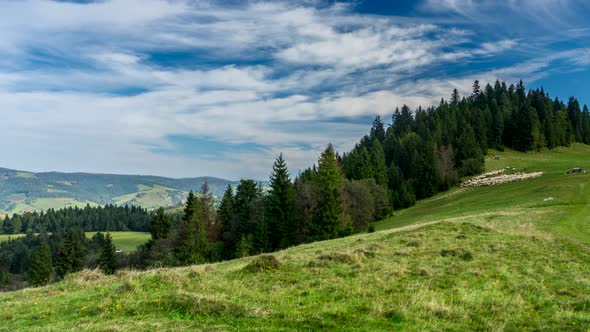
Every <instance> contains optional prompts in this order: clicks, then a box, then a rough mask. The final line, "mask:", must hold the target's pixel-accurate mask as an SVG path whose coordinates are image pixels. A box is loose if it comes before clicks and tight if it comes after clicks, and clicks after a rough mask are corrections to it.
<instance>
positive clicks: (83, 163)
mask: <svg viewBox="0 0 590 332" xmlns="http://www.w3.org/2000/svg"><path fill="white" fill-rule="evenodd" d="M588 12H590V3H588V2H587V1H583V0H570V1H568V0H560V1H557V0H520V1H516V0H507V1H503V2H502V1H492V0H479V1H477V0H422V1H377V0H371V1H368V0H367V1H362V0H358V1H328V0H298V1H237V0H231V1H215V0H208V1H204V0H170V1H167V0H101V1H50V0H22V1H20V0H19V1H17V0H0V124H2V127H1V128H2V129H1V130H0V141H1V142H2V143H1V144H2V145H1V148H2V152H3V153H2V155H3V158H2V165H0V167H8V168H18V169H25V170H32V171H47V170H57V171H86V172H101V173H126V174H154V175H164V176H172V177H189V176H205V175H209V176H218V177H225V178H229V179H239V178H242V177H253V178H257V179H266V178H267V177H268V174H269V172H270V168H271V165H272V162H273V160H274V158H276V156H277V155H278V154H279V153H280V152H283V153H284V155H285V158H286V160H287V162H288V163H289V166H290V168H291V170H292V173H296V172H297V171H298V170H299V169H302V168H305V167H307V166H309V165H311V164H312V163H313V162H315V160H316V159H317V156H318V154H319V152H320V151H321V150H322V149H323V148H324V147H325V146H326V145H327V144H328V143H329V142H332V143H333V144H334V145H335V146H336V147H337V148H338V149H339V150H347V149H349V148H351V147H352V146H353V145H354V143H355V142H356V141H357V140H358V139H359V138H360V137H361V136H362V135H363V134H364V133H366V132H367V131H368V129H369V125H370V122H371V119H372V118H373V117H374V116H375V115H377V114H380V115H382V116H384V117H385V118H386V119H387V120H388V119H389V117H390V115H391V113H392V112H393V110H394V109H395V107H396V106H401V105H403V104H408V105H410V106H412V107H417V106H418V105H422V106H425V107H426V106H429V105H432V104H436V103H438V101H439V100H440V99H441V98H448V96H449V95H450V93H451V91H452V89H453V88H457V89H458V90H459V91H460V93H462V94H468V93H469V92H470V90H471V85H472V84H473V81H474V80H475V79H478V80H480V81H481V82H483V84H485V83H487V82H493V81H495V80H496V79H500V80H506V81H509V82H516V81H517V80H519V79H522V80H524V81H525V83H526V85H527V87H528V88H537V87H541V86H543V87H545V89H546V91H548V92H549V93H550V94H551V95H552V96H557V97H559V98H562V99H567V98H568V97H569V96H570V95H575V96H577V97H578V98H579V99H580V101H581V102H582V103H590V89H589V87H590V46H588V45H590V22H589V21H588V19H587V17H585V16H587V15H585V14H586V13H588Z"/></svg>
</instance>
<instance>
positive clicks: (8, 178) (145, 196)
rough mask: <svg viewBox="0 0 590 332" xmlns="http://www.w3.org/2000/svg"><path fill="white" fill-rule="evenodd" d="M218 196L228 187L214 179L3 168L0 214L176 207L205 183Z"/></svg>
mask: <svg viewBox="0 0 590 332" xmlns="http://www.w3.org/2000/svg"><path fill="white" fill-rule="evenodd" d="M205 180H206V181H207V182H208V183H209V187H210V189H211V191H212V192H213V194H214V195H215V196H217V197H221V195H223V191H224V190H225V187H227V185H228V184H235V183H236V182H233V181H229V180H224V179H218V178H212V177H199V178H185V179H171V178H165V177H157V176H141V175H109V174H88V173H57V172H49V173H31V172H23V171H15V170H10V169H6V168H0V213H1V212H4V213H20V212H25V211H40V210H47V209H49V208H55V209H58V208H62V207H69V206H85V205H86V204H90V205H104V204H117V205H124V204H134V205H140V206H143V207H145V208H148V209H151V208H156V207H159V206H173V205H176V204H178V203H180V202H181V200H183V199H184V198H185V197H186V194H187V193H188V191H189V190H194V191H198V190H199V189H200V187H201V185H202V184H203V183H204V182H205Z"/></svg>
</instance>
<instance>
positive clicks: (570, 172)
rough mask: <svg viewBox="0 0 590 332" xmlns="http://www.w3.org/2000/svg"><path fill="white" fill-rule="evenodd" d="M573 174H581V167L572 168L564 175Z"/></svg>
mask: <svg viewBox="0 0 590 332" xmlns="http://www.w3.org/2000/svg"><path fill="white" fill-rule="evenodd" d="M575 173H582V168H581V167H574V168H572V169H570V170H569V171H567V172H565V174H575Z"/></svg>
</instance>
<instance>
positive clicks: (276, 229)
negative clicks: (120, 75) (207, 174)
mask: <svg viewBox="0 0 590 332" xmlns="http://www.w3.org/2000/svg"><path fill="white" fill-rule="evenodd" d="M573 142H580V143H585V144H589V143H590V115H589V112H588V108H587V106H584V107H583V108H581V107H580V104H579V102H578V101H577V100H576V99H575V98H574V97H572V98H570V99H569V100H568V102H567V104H566V103H564V102H562V101H560V100H559V99H557V98H556V99H553V100H552V99H551V98H550V97H549V96H548V95H547V94H546V93H545V92H544V91H543V89H539V90H532V91H529V92H526V90H525V87H524V84H523V83H522V82H519V83H518V84H517V85H516V86H514V85H510V86H507V85H506V84H505V83H500V82H496V83H495V84H494V86H491V85H489V84H488V85H487V86H486V87H485V88H484V89H482V88H481V87H480V86H479V83H478V82H477V81H476V82H475V83H474V85H473V93H472V94H471V95H470V96H466V97H461V96H459V94H458V93H457V91H456V90H455V91H454V92H453V93H452V95H451V99H450V100H449V101H445V100H441V102H440V104H439V105H438V106H436V107H430V108H428V109H422V108H421V107H419V108H418V109H416V110H412V109H410V107H408V106H403V107H402V108H401V109H396V110H395V112H394V113H393V115H392V118H391V123H390V124H389V125H387V126H386V124H385V123H384V122H383V120H382V119H381V117H379V116H377V117H376V118H375V120H374V121H373V124H372V127H371V129H370V131H369V133H368V134H367V135H365V136H364V137H363V138H361V140H360V141H359V142H358V143H357V144H356V146H355V147H354V148H353V149H352V150H351V151H348V152H346V153H343V154H342V155H340V154H339V153H338V152H336V151H335V149H334V147H333V146H332V145H328V146H327V148H326V149H325V150H324V151H323V152H322V153H321V155H320V156H319V158H318V160H317V163H316V164H314V165H313V166H312V167H309V168H307V169H305V170H303V171H302V172H300V173H299V174H298V175H297V176H295V177H294V178H293V179H292V178H291V175H290V173H289V169H288V167H287V164H286V162H285V159H284V158H283V156H282V154H281V155H279V156H278V158H277V159H276V161H275V162H274V164H273V167H272V172H271V174H270V185H269V187H268V188H263V187H262V186H261V185H259V184H258V183H257V182H256V181H254V180H251V179H242V180H241V181H240V182H239V184H238V185H237V186H236V188H235V190H234V188H232V187H231V186H228V187H227V189H226V191H225V193H224V195H223V197H222V199H221V202H220V204H219V206H216V205H215V204H214V197H213V195H212V194H211V192H210V190H209V188H208V185H207V183H205V184H204V185H203V186H202V187H201V189H200V191H199V193H197V194H194V193H193V192H192V191H191V192H190V193H189V195H188V197H187V200H186V206H185V208H184V211H183V213H181V214H180V215H177V214H171V213H167V212H166V211H164V209H159V210H158V211H157V212H156V213H154V214H153V215H152V216H151V217H150V218H149V230H150V232H151V239H150V240H149V241H148V242H147V243H146V244H144V245H142V246H140V247H139V248H138V250H137V252H135V253H133V254H132V255H130V256H129V257H128V261H127V262H126V263H125V265H129V266H133V267H136V268H148V267H152V266H181V265H189V264H197V263H204V262H214V261H220V260H226V259H232V258H236V257H244V256H248V255H252V254H258V253H264V252H272V251H276V250H280V249H283V248H287V247H290V246H294V245H297V244H301V243H307V242H313V241H319V240H326V239H333V238H337V237H342V236H347V235H350V234H353V233H356V232H364V231H370V223H371V222H373V221H375V220H379V219H382V218H384V217H386V216H388V215H389V214H390V213H391V212H392V211H393V210H395V209H401V208H406V207H409V206H411V205H413V204H414V203H415V202H416V200H417V199H422V198H426V197H429V196H432V195H434V194H436V193H437V192H440V191H444V190H447V189H448V188H450V187H451V186H453V185H454V184H456V183H457V182H458V181H459V179H460V178H461V177H463V176H468V175H473V174H477V173H480V172H482V171H483V167H484V155H485V154H486V153H487V150H488V149H489V148H494V149H498V150H502V149H504V148H505V147H509V148H512V149H515V150H519V151H530V150H540V149H542V148H549V149H551V148H554V147H557V146H568V145H570V144H571V143H573ZM74 224H76V223H73V225H74ZM76 225H78V229H79V230H80V229H82V228H83V227H84V226H82V225H87V224H86V223H82V224H76ZM69 232H70V231H68V232H66V234H69ZM51 236H53V234H52V235H51ZM68 236H69V235H66V236H63V237H62V238H59V240H57V241H58V242H56V243H55V244H54V245H50V248H51V252H52V258H53V259H57V260H58V261H59V257H60V252H62V251H63V250H62V249H60V248H69V247H68V246H66V245H65V244H66V240H67V239H68ZM30 241H33V240H30ZM93 241H94V240H93ZM96 241H98V240H96ZM70 242H71V241H70ZM82 247H83V248H84V246H82ZM30 248H41V244H40V242H38V243H37V244H36V247H35V245H33V246H31V247H30ZM86 248H89V245H86ZM60 250H61V251H60ZM64 250H65V249H64ZM86 250H88V249H86ZM0 251H1V250H0ZM103 251H104V249H103ZM65 252H71V250H65ZM45 256H46V255H45ZM72 256H76V257H79V256H80V255H72ZM17 261H18V260H17ZM13 262H14V260H13ZM59 266H61V265H59V264H56V265H54V266H53V269H54V270H55V272H58V271H59V272H58V273H57V274H58V275H61V274H62V273H61V271H64V270H63V269H61V267H59ZM72 266H75V267H76V268H78V267H79V265H77V264H72ZM87 266H91V265H89V264H87ZM31 268H32V266H31V265H30V264H29V269H31ZM23 269H24V268H23ZM60 269H61V270H60ZM21 270H22V269H21ZM74 270H75V269H74ZM69 271H71V270H67V272H69ZM67 272H66V273H67ZM29 275H30V272H29Z"/></svg>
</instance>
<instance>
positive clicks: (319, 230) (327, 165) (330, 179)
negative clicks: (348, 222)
mask: <svg viewBox="0 0 590 332" xmlns="http://www.w3.org/2000/svg"><path fill="white" fill-rule="evenodd" d="M342 180H343V178H342V174H341V171H340V167H339V166H338V162H337V160H336V154H335V152H334V147H333V146H332V144H330V145H328V147H327V148H326V149H325V150H324V152H322V154H321V156H320V158H319V160H318V170H317V177H316V186H317V190H318V195H317V196H318V197H317V207H316V209H315V210H314V218H313V224H314V228H315V229H314V235H315V236H314V237H315V238H316V239H331V238H335V237H336V236H337V234H338V231H339V230H340V227H341V225H342V219H341V217H342V216H341V215H342V199H341V197H340V189H341V188H340V186H341V184H342Z"/></svg>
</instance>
